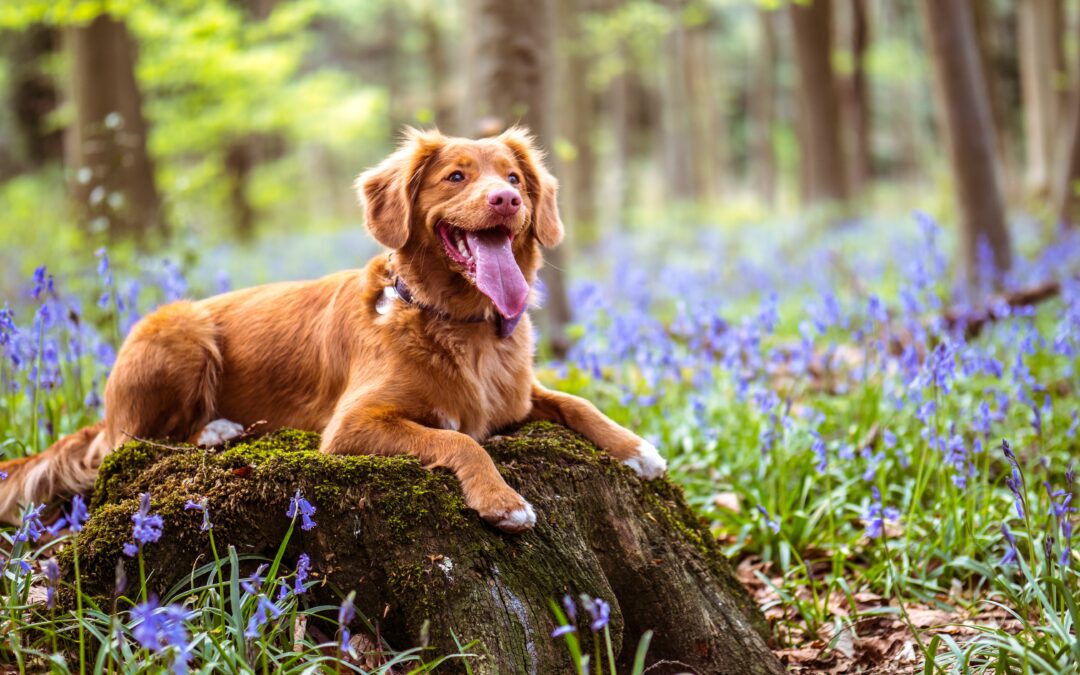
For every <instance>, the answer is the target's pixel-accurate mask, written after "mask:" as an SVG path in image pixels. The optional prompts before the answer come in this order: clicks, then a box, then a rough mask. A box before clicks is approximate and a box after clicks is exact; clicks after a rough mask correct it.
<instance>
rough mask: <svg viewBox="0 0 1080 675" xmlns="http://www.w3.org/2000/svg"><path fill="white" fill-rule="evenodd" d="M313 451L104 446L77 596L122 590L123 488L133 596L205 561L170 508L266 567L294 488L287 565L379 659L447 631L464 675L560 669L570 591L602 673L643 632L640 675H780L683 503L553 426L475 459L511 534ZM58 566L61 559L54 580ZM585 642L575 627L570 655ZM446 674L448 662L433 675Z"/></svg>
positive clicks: (432, 496) (419, 478)
mask: <svg viewBox="0 0 1080 675" xmlns="http://www.w3.org/2000/svg"><path fill="white" fill-rule="evenodd" d="M318 445H319V439H318V436H317V435H315V434H308V433H303V432H296V431H284V432H278V433H277V434H275V435H273V436H271V437H268V438H265V439H261V440H256V441H251V442H247V443H242V444H240V445H238V446H235V447H232V448H230V449H227V450H224V451H219V452H207V451H200V450H198V449H194V448H191V449H182V448H169V447H167V446H158V445H149V444H140V443H133V444H129V445H127V446H124V447H123V448H121V449H119V450H117V451H116V452H115V453H114V454H113V455H112V456H111V457H110V458H108V459H107V460H106V461H105V463H104V465H103V466H102V470H101V474H100V476H99V478H98V481H97V486H96V488H95V494H94V496H93V499H92V501H91V512H92V517H91V519H90V521H89V523H88V524H87V525H86V527H85V529H84V530H83V531H82V533H81V534H80V535H79V555H80V565H81V571H82V583H83V588H84V589H85V590H86V591H87V592H89V593H90V594H92V595H95V596H104V597H105V598H106V601H108V600H107V598H108V596H110V595H111V594H112V593H113V586H114V579H115V577H116V568H117V563H118V561H120V560H123V561H124V563H125V565H127V566H128V567H129V572H128V576H129V578H130V577H131V576H132V572H131V571H130V570H131V567H130V566H131V564H132V561H131V560H130V559H129V558H123V557H122V554H121V552H120V549H121V547H122V545H123V543H124V542H125V541H127V540H128V539H129V537H130V531H131V514H132V513H133V512H134V511H135V510H137V508H138V501H139V497H138V495H139V493H140V492H146V491H149V492H150V494H151V496H152V509H153V511H154V512H155V513H157V514H160V515H161V516H162V517H163V519H164V533H163V535H162V537H161V539H160V541H158V542H157V543H154V544H150V545H148V546H147V547H146V548H145V549H144V550H143V556H144V559H145V562H146V572H147V583H148V585H149V586H150V587H151V590H152V591H153V592H157V593H159V594H160V593H163V592H164V591H165V590H167V589H168V588H170V586H171V585H172V584H174V583H176V582H178V581H182V580H183V579H184V578H186V577H188V576H189V575H190V573H191V569H192V566H193V565H195V564H197V561H200V562H202V561H205V560H207V559H212V558H211V551H210V546H209V540H208V536H207V534H206V533H205V532H200V525H201V523H202V517H201V516H200V515H199V514H197V513H193V512H191V511H185V510H184V508H183V505H184V503H185V502H186V500H188V499H196V500H197V499H200V498H205V499H206V500H207V507H208V511H209V514H210V520H211V522H212V523H213V525H214V537H215V541H216V542H217V546H218V547H219V549H220V548H222V547H223V546H224V545H230V546H234V547H236V549H237V551H238V552H239V553H240V554H253V555H255V556H265V557H269V558H272V557H273V556H274V554H275V552H276V551H277V549H278V546H279V545H280V543H281V541H282V540H283V539H284V536H285V533H286V530H287V529H288V527H289V518H287V517H286V516H285V512H286V509H287V507H288V504H289V499H290V497H291V496H292V495H293V494H294V492H295V491H296V490H297V489H299V490H301V491H302V492H303V494H304V495H305V496H307V497H308V498H309V499H310V500H311V501H312V503H313V504H314V505H315V507H316V508H317V513H316V517H315V519H316V522H317V524H316V526H315V527H314V529H312V530H310V531H307V532H304V531H301V530H299V529H297V530H296V531H294V533H293V536H292V539H291V540H290V542H289V544H288V547H287V549H286V552H285V558H284V559H285V560H286V565H288V566H291V565H292V564H293V563H294V561H295V560H296V559H297V557H298V556H299V554H300V553H301V552H306V553H307V554H308V555H309V556H310V557H311V560H312V562H313V576H314V577H315V578H325V579H326V580H327V581H328V582H330V583H329V584H320V585H317V586H315V587H314V588H313V589H311V591H309V593H311V595H312V596H313V597H311V598H310V599H309V602H311V603H312V604H321V603H326V604H337V603H338V602H340V599H339V598H338V597H337V596H336V595H335V591H333V590H331V589H334V588H338V589H340V590H341V591H342V592H348V591H350V590H356V592H357V597H356V605H357V609H358V610H360V612H362V614H363V615H364V616H366V617H369V618H370V619H371V620H372V622H373V623H374V624H375V625H376V629H377V631H378V635H380V636H381V637H382V639H384V640H385V641H386V642H387V643H388V644H389V645H390V646H391V647H394V648H398V649H403V648H407V647H411V646H413V645H416V644H419V643H420V642H421V641H422V634H423V633H424V632H425V627H426V626H429V627H430V628H429V629H428V630H429V635H430V641H431V643H432V645H433V646H434V647H435V649H436V653H453V652H457V651H459V650H458V649H457V647H456V646H455V643H454V636H455V635H456V637H457V639H459V640H460V641H461V644H465V643H467V642H469V641H471V640H479V641H480V643H481V645H482V646H480V647H477V648H476V649H474V650H472V651H473V652H475V653H480V654H485V655H486V656H485V657H483V658H477V659H475V660H473V661H472V663H471V664H470V665H471V666H472V668H473V669H474V670H475V671H476V672H482V673H491V672H496V671H498V672H502V673H556V672H561V673H565V672H572V671H573V666H572V664H571V663H570V660H569V655H568V652H567V650H566V648H565V645H564V644H563V643H562V640H555V639H552V638H551V637H550V635H551V631H552V629H553V628H555V626H556V623H555V620H554V617H553V615H552V613H551V610H550V608H549V604H548V603H549V602H550V601H551V600H558V599H559V598H561V597H562V596H563V595H564V594H566V593H569V594H572V595H574V596H576V595H577V594H578V593H586V594H589V595H590V596H595V597H600V598H603V599H605V600H607V601H608V602H609V603H610V604H611V624H610V625H611V632H612V638H613V642H614V648H615V654H616V660H617V662H618V667H619V672H628V671H629V668H630V665H631V662H632V660H633V655H634V652H635V649H636V647H637V644H638V641H639V639H640V638H641V636H642V635H643V634H644V633H645V631H647V630H652V631H654V637H653V639H652V643H651V645H650V648H649V654H648V660H647V663H658V662H661V661H670V662H672V663H670V664H664V663H661V664H660V665H658V666H656V667H655V668H653V669H650V671H649V672H655V673H670V672H685V671H686V670H688V669H689V670H692V671H694V672H700V673H739V674H747V673H749V674H753V673H782V672H784V671H783V668H782V667H781V666H780V664H779V663H778V662H777V661H776V659H775V658H774V657H773V655H772V653H771V652H770V651H769V649H768V647H767V646H766V644H765V641H764V639H763V637H764V636H765V634H766V631H767V628H766V625H765V622H764V619H763V617H762V615H761V613H760V612H759V610H758V609H757V607H756V606H755V605H754V604H753V602H752V601H751V599H750V598H749V596H748V595H747V593H746V591H745V589H743V588H742V587H741V586H740V585H739V583H738V581H737V580H736V579H735V577H734V576H733V574H732V570H731V567H730V565H729V563H728V561H727V560H726V558H724V556H723V555H722V553H721V551H720V547H719V545H718V544H717V542H716V541H715V539H714V538H713V537H712V535H711V534H710V533H709V530H708V528H707V527H705V526H704V524H703V523H702V522H701V521H700V519H699V518H698V517H697V516H696V515H695V514H694V513H693V512H692V510H691V509H690V508H689V506H687V504H686V501H685V500H684V498H683V496H682V491H681V490H680V489H679V488H678V487H676V486H674V485H673V484H672V483H670V482H668V481H667V480H663V479H662V480H656V481H650V482H647V483H643V482H641V481H639V480H638V479H637V478H636V477H634V476H633V474H632V473H631V472H630V470H629V469H627V468H625V467H622V466H620V465H619V464H617V463H616V462H615V461H614V460H612V459H610V458H608V457H607V456H605V455H603V454H601V453H599V452H598V451H597V450H596V449H595V448H594V447H593V446H591V445H590V444H588V443H587V442H585V441H584V440H583V439H582V438H581V437H580V436H578V435H576V434H574V433H572V432H570V431H568V430H566V429H564V428H562V427H557V426H555V425H550V424H544V423H540V424H531V425H527V426H524V427H522V428H520V429H518V430H517V431H516V432H514V433H513V434H511V435H509V436H500V437H496V438H494V439H492V440H491V441H490V442H488V444H487V446H486V447H487V449H488V451H489V452H490V453H491V455H492V457H493V458H494V459H495V461H496V462H497V463H498V464H499V465H500V466H501V467H503V474H504V476H505V477H506V479H507V481H508V482H509V483H510V484H511V485H512V486H513V487H514V488H515V489H518V490H520V491H521V493H522V494H523V495H524V496H525V498H526V499H528V500H529V501H530V502H531V503H532V504H533V505H534V507H535V508H536V509H537V513H538V515H539V521H538V524H537V526H536V528H535V529H534V530H532V531H530V532H528V533H526V534H521V535H507V534H504V533H501V532H499V531H497V530H495V529H493V528H492V527H490V526H488V525H486V524H484V523H483V521H482V520H481V519H480V518H479V517H478V516H477V515H476V513H475V512H473V511H470V510H468V509H466V508H465V506H464V502H463V500H462V496H461V490H460V488H459V486H458V483H457V480H456V479H455V478H454V477H453V476H452V475H451V474H449V473H447V472H441V471H439V472H431V471H426V470H425V469H423V468H421V466H420V464H419V462H417V461H416V460H415V459H413V458H404V457H380V456H374V455H370V456H334V455H324V454H321V453H319V452H317V449H318ZM70 563H71V559H70V557H68V558H63V557H62V559H61V565H62V568H63V570H64V572H65V574H66V575H70V573H71V565H70ZM136 576H137V575H136ZM429 621H430V623H427V622H429ZM451 631H453V635H452V634H451ZM588 636H589V631H588V628H587V627H585V625H584V624H582V626H581V628H579V630H578V637H579V639H584V640H585V641H586V644H585V648H586V649H587V650H588V649H589V648H590V647H591V645H590V644H589V637H588ZM586 653H588V652H586ZM676 662H677V663H676ZM455 663H458V665H456V666H455V665H454V664H455ZM455 668H456V670H457V671H460V670H462V669H463V668H464V666H463V665H461V664H460V662H451V663H450V666H449V668H448V669H447V670H448V671H453V669H455ZM440 672H443V671H442V670H441V669H440Z"/></svg>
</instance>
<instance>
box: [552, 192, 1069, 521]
mask: <svg viewBox="0 0 1080 675" xmlns="http://www.w3.org/2000/svg"><path fill="white" fill-rule="evenodd" d="M914 224H915V228H914V235H913V236H912V235H904V234H902V233H895V232H894V233H888V234H886V233H872V234H867V231H866V229H867V228H869V227H872V226H873V224H872V223H869V224H868V223H857V224H855V225H852V226H850V227H849V228H848V229H847V232H846V233H841V234H839V235H836V236H834V237H830V239H829V240H828V241H827V242H826V245H825V246H824V247H814V248H812V249H809V250H807V251H805V252H802V253H800V254H798V255H792V253H791V251H790V248H789V247H790V238H789V237H787V238H786V235H790V234H791V233H785V232H783V231H782V228H781V230H780V231H778V232H762V231H760V230H755V234H754V236H755V239H760V240H761V241H755V247H754V248H755V249H756V250H755V251H747V250H746V246H745V245H744V244H745V242H743V241H740V240H739V239H736V238H735V237H736V236H737V235H729V234H725V233H717V232H715V231H713V232H703V233H701V234H700V235H699V236H700V237H701V246H700V247H701V249H702V250H708V251H710V264H709V265H708V267H704V268H698V267H695V266H694V265H692V264H677V265H676V264H671V262H670V261H667V260H665V259H664V257H665V256H664V255H663V254H662V249H661V248H659V247H658V246H657V244H656V242H654V241H647V240H646V241H644V243H643V244H640V245H641V246H642V248H641V250H635V249H634V248H633V247H634V246H635V245H637V244H638V243H639V242H640V239H643V238H640V239H639V238H637V237H635V238H634V239H630V238H621V239H617V240H615V241H612V242H608V243H607V244H605V249H606V250H614V251H615V255H612V256H610V259H611V260H612V261H613V267H612V269H610V275H609V276H608V278H607V279H606V280H603V281H601V280H598V279H596V278H593V279H591V280H587V281H584V282H580V283H577V284H575V285H574V286H573V287H572V290H571V306H572V308H573V309H574V318H575V321H576V322H577V323H578V325H579V328H578V330H579V331H580V339H578V340H577V341H576V342H575V343H574V344H573V346H572V347H571V349H570V351H569V353H568V355H567V358H566V360H565V361H564V362H563V363H562V364H561V365H560V367H561V368H562V369H563V371H564V372H568V371H569V370H570V368H576V369H577V370H579V371H582V372H584V373H588V374H589V376H590V379H591V380H593V381H605V382H610V383H613V384H614V385H615V386H617V387H619V388H620V389H621V390H622V398H623V403H624V404H626V405H637V406H641V405H655V406H656V407H657V408H658V409H659V410H658V412H659V414H658V415H656V416H650V418H648V419H647V420H646V423H647V424H648V423H652V424H654V425H655V427H654V428H653V429H649V428H645V429H644V431H645V432H646V434H649V433H650V431H652V432H653V433H654V435H659V434H667V435H668V437H667V438H665V439H664V441H665V442H664V445H666V446H667V447H669V448H688V447H692V448H695V449H696V450H699V451H700V450H703V449H704V450H711V449H712V448H718V447H723V445H724V444H725V437H724V436H725V435H724V434H722V431H723V427H722V425H721V424H720V423H718V420H721V419H725V418H730V416H731V412H730V411H731V408H732V404H733V403H740V404H741V405H742V407H743V408H745V410H746V411H747V412H746V413H745V414H746V416H747V418H746V419H748V422H747V423H748V424H750V425H756V428H754V427H753V426H752V427H751V428H752V429H754V434H755V435H756V438H757V441H758V445H759V450H760V453H761V456H762V461H763V463H765V464H766V468H765V469H764V471H765V472H767V471H768V467H767V465H768V462H769V461H770V457H771V455H772V453H773V452H774V451H775V449H776V448H777V447H778V446H780V445H783V446H784V447H785V449H786V451H787V453H792V452H794V453H806V455H807V456H808V457H809V458H810V459H811V460H812V461H813V465H814V466H815V468H816V470H817V471H818V472H819V473H820V474H821V475H822V476H834V477H836V478H837V479H839V480H846V479H848V478H857V479H859V480H861V481H862V483H863V485H864V489H865V490H866V491H867V492H871V487H872V486H880V488H879V489H880V490H881V492H884V493H885V494H884V496H883V495H881V494H875V496H874V498H873V499H872V500H871V501H870V503H869V504H868V505H867V506H866V507H865V510H864V513H863V514H862V515H863V517H862V521H863V523H864V525H865V527H866V534H867V535H869V536H870V537H871V538H876V536H878V535H880V534H881V533H882V532H883V531H884V527H883V525H884V522H886V521H889V520H894V518H893V517H892V515H891V514H892V513H893V512H894V510H895V509H894V508H893V507H889V506H887V504H886V503H885V502H887V501H888V497H889V493H890V492H891V490H888V489H887V488H888V487H889V485H888V484H889V478H890V476H892V475H894V474H892V473H891V472H893V471H895V470H897V469H899V470H907V469H909V468H911V467H912V466H913V465H914V462H913V459H912V453H915V454H916V455H917V456H922V452H923V451H924V450H928V451H929V452H931V453H933V454H936V455H937V457H938V458H939V461H938V465H940V466H941V467H943V473H942V476H941V477H942V479H944V480H945V481H946V482H948V483H950V484H951V485H952V487H953V489H954V490H955V491H956V492H957V493H962V492H964V491H966V490H970V489H971V488H972V486H973V485H974V484H975V482H976V481H979V482H986V483H992V482H993V481H994V479H995V474H993V473H991V474H988V475H980V474H979V467H981V466H983V465H984V464H985V463H986V461H985V460H984V459H981V458H983V457H985V453H986V452H987V450H988V449H989V448H990V447H991V444H992V443H993V441H994V438H995V435H997V434H1000V433H1002V432H1003V431H1004V430H1005V429H1006V428H1007V427H1009V426H1011V424H1012V423H1013V422H1014V421H1015V420H1016V419H1018V418H1026V419H1027V420H1028V429H1029V431H1030V435H1029V436H1026V437H1025V439H1021V440H1026V438H1030V439H1031V440H1032V442H1034V443H1040V442H1043V439H1046V438H1047V437H1048V434H1050V433H1051V432H1052V433H1055V434H1060V432H1061V430H1062V429H1063V425H1065V423H1066V422H1067V425H1068V430H1067V432H1066V436H1069V435H1071V434H1073V433H1075V432H1076V431H1077V430H1078V429H1080V414H1078V413H1077V412H1076V411H1069V412H1068V413H1067V414H1068V415H1070V417H1068V418H1066V419H1062V414H1061V409H1062V408H1063V407H1064V406H1061V405H1057V406H1056V405H1055V403H1056V402H1057V401H1056V398H1057V397H1058V394H1057V393H1055V389H1054V388H1053V387H1051V386H1049V383H1048V381H1045V380H1044V379H1041V378H1046V374H1045V370H1046V368H1045V365H1044V364H1045V363H1046V362H1047V359H1048V358H1056V359H1057V360H1056V361H1055V362H1054V363H1055V364H1056V365H1055V370H1054V371H1053V372H1054V375H1053V377H1060V373H1061V372H1062V369H1063V370H1064V372H1065V373H1066V374H1068V373H1072V372H1073V370H1074V367H1075V363H1076V362H1077V357H1078V356H1080V277H1078V276H1077V272H1078V271H1080V233H1077V232H1062V233H1060V234H1059V236H1058V239H1057V240H1056V241H1055V242H1054V243H1053V244H1052V245H1050V246H1047V247H1045V248H1044V249H1043V251H1042V253H1040V255H1039V256H1038V257H1036V258H1033V259H1024V258H1018V259H1017V261H1016V263H1015V264H1014V266H1013V268H1012V270H1011V271H1010V272H1009V273H1008V274H1007V275H1005V276H1004V277H1002V278H994V277H993V275H992V274H991V272H990V271H989V269H986V270H982V272H981V274H980V278H981V280H980V284H979V285H978V287H977V289H976V292H975V293H968V292H966V291H965V290H964V288H963V287H962V286H960V285H959V284H956V283H954V282H953V281H952V278H951V276H950V275H951V272H950V270H949V268H948V265H947V262H946V261H947V260H948V259H949V257H950V256H949V253H948V250H947V242H946V241H945V239H946V237H945V236H944V233H943V231H942V229H941V228H940V227H939V226H938V225H937V223H935V222H934V220H933V219H932V218H931V217H929V216H928V215H926V214H924V213H917V214H915V218H914ZM889 225H890V227H892V226H893V223H889ZM893 229H894V230H895V228H893ZM845 237H847V238H846V239H845ZM868 239H874V240H878V241H884V242H887V244H886V245H884V246H882V247H881V248H882V250H885V251H887V252H888V258H881V257H876V256H875V254H874V253H873V252H868V251H867V249H866V247H865V245H864V244H865V241H867V240H868ZM635 240H637V241H635ZM627 249H630V250H627ZM646 249H648V250H647V251H646ZM845 249H847V250H851V251H853V252H857V255H852V256H845V255H843V253H842V252H843V251H844V250H845ZM729 251H734V252H736V254H737V255H730V254H729V253H728V252H729ZM725 256H728V257H725ZM754 256H756V259H755V257H754ZM838 259H842V260H843V264H842V266H843V267H844V268H846V269H845V272H850V274H851V275H852V276H853V277H854V278H856V279H857V280H858V281H859V282H860V284H862V285H864V286H865V287H866V288H873V287H875V286H895V287H896V288H897V291H896V293H895V295H894V296H892V297H894V298H895V299H893V300H890V301H886V300H885V299H884V298H883V297H882V296H879V295H875V294H873V293H870V292H866V291H863V290H861V289H859V290H858V291H857V292H855V293H851V294H847V293H844V292H843V291H841V290H839V288H838V284H837V283H836V270H837V267H838V265H837V264H836V260H838ZM777 260H784V261H785V264H784V265H777V264H776V261H777ZM1051 280H1058V281H1060V299H1058V300H1056V302H1059V303H1060V304H1061V305H1062V310H1061V311H1060V312H1055V316H1054V319H1055V320H1054V321H1052V322H1051V323H1050V324H1049V326H1047V324H1046V322H1045V321H1043V320H1037V317H1036V313H1035V308H1034V307H1031V306H1023V305H1017V304H1010V303H1009V302H1007V301H1005V300H1003V297H1004V296H1003V295H1002V294H998V293H996V292H995V288H1000V289H1003V290H1002V293H1005V292H1008V291H1010V290H1013V289H1023V288H1029V287H1035V286H1039V285H1042V284H1044V283H1046V282H1048V281H1051ZM950 289H952V290H950ZM794 299H802V300H803V302H802V306H801V308H799V307H798V306H797V302H793V301H792V300H794ZM736 306H737V307H738V308H745V309H744V311H743V313H742V315H741V316H740V315H739V314H736V313H735V311H734V310H733V307H736ZM658 317H669V320H667V321H661V320H660V319H658ZM782 325H783V326H786V327H789V328H790V327H797V338H796V339H794V340H793V339H792V338H791V331H790V330H789V329H786V330H785V331H783V332H778V327H780V326H782ZM1059 357H1060V358H1059ZM807 382H811V383H819V384H820V386H821V387H822V388H823V389H825V390H827V391H830V392H832V393H835V394H841V395H843V394H847V393H850V392H851V391H852V390H853V388H855V387H859V386H862V385H865V384H871V385H873V387H874V390H875V391H876V392H880V398H881V400H882V403H881V404H880V405H879V409H878V411H877V412H878V414H879V415H880V418H881V420H882V422H881V427H880V428H878V429H877V431H876V433H872V434H864V435H862V436H859V437H855V436H854V435H853V432H852V431H850V430H849V426H848V425H843V424H830V422H833V421H835V420H833V419H831V418H829V417H828V416H827V415H826V411H827V410H828V409H826V408H824V407H821V406H820V405H819V404H818V403H817V402H816V400H815V399H814V398H812V397H811V398H805V397H799V390H798V388H799V387H802V386H805V383H807ZM785 383H794V384H785ZM973 391H974V392H980V394H978V395H975V396H972V395H971V394H972V392H973ZM687 392H692V393H687ZM792 392H793V393H792ZM684 395H685V396H686V398H685V399H683V398H680V396H684ZM739 414H740V415H741V414H743V413H739ZM673 419H685V420H686V422H687V423H685V424H682V423H680V424H677V425H676V424H672V422H671V420H673ZM909 432H910V433H909ZM676 459H677V461H676V462H675V466H676V467H677V466H678V465H679V462H678V458H676ZM687 460H688V463H690V465H691V466H693V460H694V458H693V457H687ZM1013 473H1014V476H1013V477H1011V478H1010V479H1009V480H1008V481H1007V485H1008V486H1009V487H1010V489H1013V490H1014V493H1017V494H1019V493H1018V492H1017V491H1018V490H1019V489H1020V486H1019V484H1017V483H1016V481H1017V480H1019V478H1018V471H1017V470H1015V469H1014V470H1013ZM1067 489H1069V490H1071V488H1067ZM898 492H902V491H898ZM1055 494H1057V491H1055ZM768 496H769V495H766V497H768ZM1055 499H1056V500H1057V502H1056V503H1059V504H1060V503H1061V502H1062V501H1064V500H1065V499H1066V496H1065V495H1058V496H1057V497H1055ZM768 501H769V502H770V503H769V505H768V506H769V508H771V509H772V512H771V515H769V514H768V512H763V515H764V516H765V517H764V518H762V520H761V522H762V524H763V527H764V528H765V529H767V530H771V531H773V532H774V533H775V532H777V530H778V524H779V522H780V521H782V516H783V514H782V513H777V511H778V509H776V508H775V505H774V504H773V503H772V500H771V499H770V500H768ZM762 508H765V506H764V505H763V506H762ZM1024 508H1026V505H1025V504H1024V503H1023V502H1022V500H1020V499H1018V501H1017V509H1018V510H1022V509H1024ZM1064 508H1065V509H1068V508H1070V507H1068V506H1067V505H1066V507H1064ZM1058 511H1061V514H1062V515H1061V517H1060V518H1057V520H1058V521H1059V522H1060V524H1059V525H1058V529H1059V539H1061V540H1068V541H1071V534H1072V527H1073V523H1072V519H1071V518H1070V517H1069V513H1071V512H1066V511H1062V510H1061V509H1060V508H1059V509H1058ZM773 516H776V517H775V518H774V517H773ZM1055 517H1056V516H1055ZM1066 535H1068V537H1066Z"/></svg>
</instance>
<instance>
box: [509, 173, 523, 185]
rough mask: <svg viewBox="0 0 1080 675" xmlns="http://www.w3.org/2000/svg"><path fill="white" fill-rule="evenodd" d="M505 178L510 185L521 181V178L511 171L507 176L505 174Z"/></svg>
mask: <svg viewBox="0 0 1080 675" xmlns="http://www.w3.org/2000/svg"><path fill="white" fill-rule="evenodd" d="M506 180H507V181H509V183H510V184H511V185H517V184H518V183H520V182H521V178H519V177H518V175H517V174H516V173H512V174H510V175H509V176H507V177H506Z"/></svg>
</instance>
